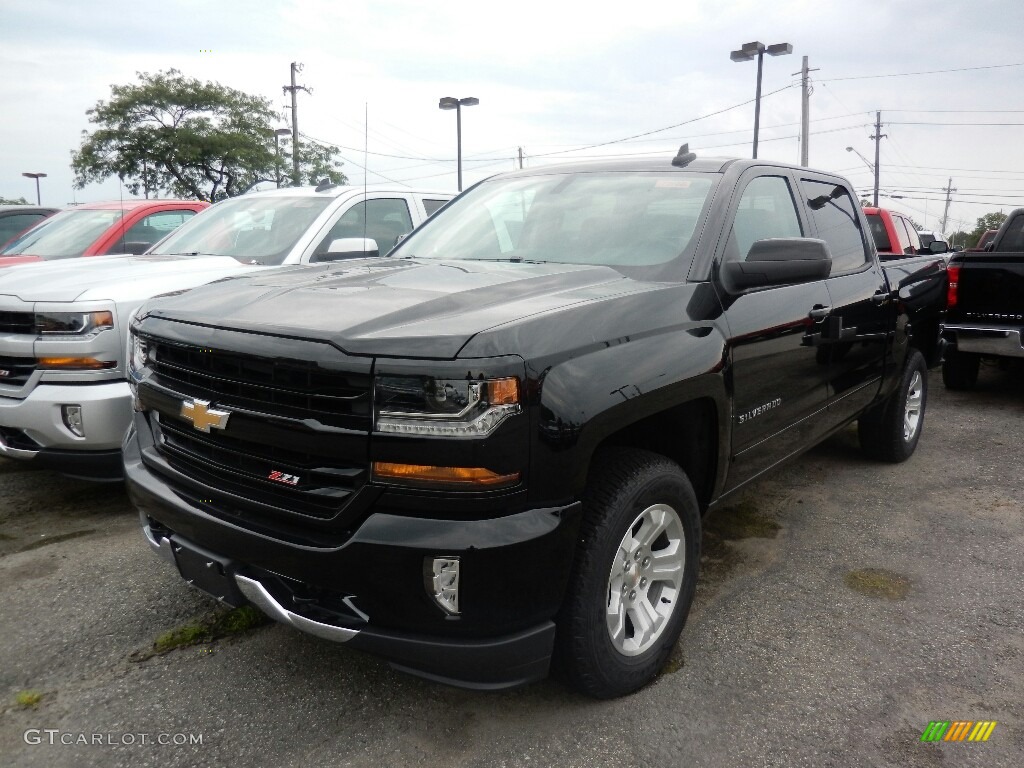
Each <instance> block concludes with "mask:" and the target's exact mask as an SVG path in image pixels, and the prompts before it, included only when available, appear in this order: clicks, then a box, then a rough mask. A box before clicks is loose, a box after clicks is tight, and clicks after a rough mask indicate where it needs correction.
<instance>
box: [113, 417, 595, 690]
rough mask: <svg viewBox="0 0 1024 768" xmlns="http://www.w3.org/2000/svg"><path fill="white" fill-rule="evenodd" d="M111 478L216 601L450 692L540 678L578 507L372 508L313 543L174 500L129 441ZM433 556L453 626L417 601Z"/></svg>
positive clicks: (155, 543)
mask: <svg viewBox="0 0 1024 768" xmlns="http://www.w3.org/2000/svg"><path fill="white" fill-rule="evenodd" d="M124 474H125V479H126V480H127V484H128V491H129V495H130V496H131V499H132V501H133V502H134V504H135V505H136V507H138V509H139V511H140V515H141V520H142V527H143V530H144V532H145V534H146V538H147V540H148V541H149V544H150V546H151V547H152V548H153V549H154V550H155V551H156V552H158V553H159V554H160V555H161V556H163V557H165V558H167V559H168V560H169V561H171V562H173V563H174V565H175V567H176V568H177V569H178V571H179V573H180V574H181V575H182V576H183V578H185V579H186V580H188V581H190V582H191V583H193V585H194V586H197V587H199V588H201V589H203V590H204V591H206V592H207V593H209V594H211V595H213V596H214V597H216V598H218V599H220V600H222V601H223V602H225V603H227V604H230V605H239V604H242V603H244V602H250V603H252V604H254V605H256V606H257V607H259V608H260V609H261V610H262V611H263V612H265V613H266V614H268V615H269V616H271V617H272V618H274V619H276V620H277V621H279V622H281V623H284V624H287V625H289V626H292V627H294V628H296V629H299V630H301V631H304V632H307V633H309V634H313V635H315V636H317V637H321V638H325V639H329V640H333V641H335V642H343V643H345V644H346V645H348V646H349V647H353V648H358V649H360V650H364V651H367V652H370V653H374V654H377V655H380V656H383V657H384V658H386V659H387V660H388V661H389V662H390V663H391V664H392V666H395V667H396V668H399V669H402V670H404V671H407V672H411V673H413V674H417V675H420V676H423V677H427V678H430V679H433V680H437V681H440V682H445V683H448V684H452V685H459V686H462V687H469V688H479V689H496V688H506V687H511V686H517V685H522V684H525V683H529V682H532V681H534V680H538V679H541V678H543V677H545V676H546V675H547V672H548V667H549V665H550V659H551V653H552V648H553V644H554V634H555V625H554V618H555V615H556V613H557V611H558V608H559V606H560V604H561V599H562V595H563V593H564V590H565V585H566V583H567V582H568V576H569V569H570V568H571V564H572V552H573V548H574V544H575V539H576V532H577V529H578V525H579V518H580V505H579V504H578V503H576V504H570V505H568V506H565V507H558V508H550V509H530V510H526V511H523V512H519V513H517V514H511V515H508V516H506V517H499V518H494V519H487V520H451V519H436V518H435V517H425V516H424V515H425V514H426V513H425V512H421V514H419V515H417V516H411V515H401V514H396V513H394V512H393V511H390V510H383V509H379V505H377V507H374V508H371V510H370V512H369V513H368V515H367V516H365V518H364V519H362V521H361V522H360V523H359V524H358V525H356V526H354V530H353V531H352V533H351V535H350V536H348V537H347V538H346V539H345V540H344V541H343V542H341V543H340V544H330V545H322V546H317V545H311V544H308V543H307V544H299V543H295V542H289V541H284V540H281V539H275V538H273V537H272V536H269V535H267V534H266V533H263V532H258V531H256V530H252V529H249V528H247V527H246V524H245V521H244V520H243V519H234V520H231V519H225V518H224V517H222V516H219V515H218V514H217V513H216V512H214V511H213V510H212V509H204V508H203V507H202V506H197V505H195V504H194V503H191V502H190V501H187V500H186V499H185V498H184V497H183V495H182V494H180V493H178V492H176V490H175V488H174V487H172V486H171V485H169V484H168V483H167V482H166V481H165V479H164V478H163V477H162V476H160V475H158V474H156V473H155V472H152V471H151V470H149V469H148V467H147V466H146V465H145V463H144V461H143V458H142V453H141V451H140V449H139V441H138V438H137V436H136V435H135V434H133V433H130V434H129V436H128V439H127V440H126V442H125V445H124ZM211 493H215V492H213V491H211ZM435 503H437V504H438V505H439V506H441V505H442V504H443V502H441V501H438V502H435ZM442 514H443V512H441V511H440V509H438V510H436V511H435V515H438V516H440V515H442ZM434 557H446V558H447V557H457V558H459V560H460V563H461V587H460V591H461V594H460V607H461V609H462V611H461V614H460V615H459V616H457V617H455V616H449V615H447V614H445V612H444V611H442V610H441V609H440V607H438V606H437V605H436V604H434V602H433V601H432V598H431V596H430V594H429V592H428V585H427V579H426V578H425V575H426V573H425V572H426V565H427V563H428V562H430V561H431V559H432V558H434Z"/></svg>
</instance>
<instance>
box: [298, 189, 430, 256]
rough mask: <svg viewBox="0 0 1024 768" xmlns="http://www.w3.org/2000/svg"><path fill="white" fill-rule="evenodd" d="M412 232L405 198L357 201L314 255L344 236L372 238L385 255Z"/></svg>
mask: <svg viewBox="0 0 1024 768" xmlns="http://www.w3.org/2000/svg"><path fill="white" fill-rule="evenodd" d="M410 232H412V217H410V215H409V204H408V203H406V201H405V200H404V199H403V198H400V197H397V198H382V199H379V200H366V201H364V202H361V203H357V204H356V205H353V206H352V207H351V208H349V209H348V210H347V211H345V213H344V215H342V217H341V218H340V219H338V220H337V221H336V222H335V224H334V226H333V227H331V230H330V231H329V232H328V233H327V236H326V237H324V238H323V239H322V240H321V241H320V242H319V243H318V244H317V247H316V250H315V251H314V256H319V255H322V254H324V253H327V248H328V247H329V246H330V244H331V241H333V240H337V239H339V238H343V237H369V238H372V239H373V240H374V241H375V242H376V243H377V251H378V252H379V253H380V255H381V256H383V255H384V254H385V253H387V252H388V251H390V250H391V249H392V248H394V247H395V243H397V242H398V238H400V237H401V236H402V235H407V234H408V233H410Z"/></svg>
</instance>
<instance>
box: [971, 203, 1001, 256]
mask: <svg viewBox="0 0 1024 768" xmlns="http://www.w3.org/2000/svg"><path fill="white" fill-rule="evenodd" d="M1004 221H1006V214H1005V213H1003V212H1002V211H993V212H992V213H986V214H985V215H984V216H979V217H978V225H977V226H976V227H975V228H974V229H973V230H971V233H970V234H969V235H968V236H967V242H968V245H967V247H968V248H973V247H974V246H976V245H977V244H978V241H979V240H980V239H981V236H982V235H983V234H985V232H986V231H987V230H989V229H999V227H1000V226H1001V225H1002V223H1003V222H1004Z"/></svg>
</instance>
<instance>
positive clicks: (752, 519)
mask: <svg viewBox="0 0 1024 768" xmlns="http://www.w3.org/2000/svg"><path fill="white" fill-rule="evenodd" d="M706 522H707V524H706V525H705V528H704V530H705V531H707V532H708V533H712V534H714V535H715V536H717V537H718V538H720V539H729V540H733V541H735V540H738V539H750V538H757V539H774V538H775V537H776V536H777V535H778V533H779V529H781V528H782V526H781V525H779V524H778V523H777V522H775V521H774V520H773V519H772V518H770V517H768V516H767V515H765V514H764V513H762V512H761V511H760V510H758V508H757V504H755V503H754V502H753V501H751V500H744V501H741V502H739V503H738V504H735V505H734V506H731V507H725V508H723V509H719V510H715V511H714V512H712V513H711V514H710V515H709V516H708V519H707V521H706Z"/></svg>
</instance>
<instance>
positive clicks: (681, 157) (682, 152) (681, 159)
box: [672, 144, 697, 168]
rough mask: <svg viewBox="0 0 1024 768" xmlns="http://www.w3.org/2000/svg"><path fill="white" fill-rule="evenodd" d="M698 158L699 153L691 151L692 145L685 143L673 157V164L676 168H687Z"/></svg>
mask: <svg viewBox="0 0 1024 768" xmlns="http://www.w3.org/2000/svg"><path fill="white" fill-rule="evenodd" d="M696 159H697V155H696V154H694V153H693V152H691V151H690V145H689V144H683V146H681V147H680V148H679V151H678V152H677V153H676V156H675V157H673V158H672V165H674V166H675V167H676V168H685V167H686V166H687V165H689V164H690V163H692V162H693V161H694V160H696Z"/></svg>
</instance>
